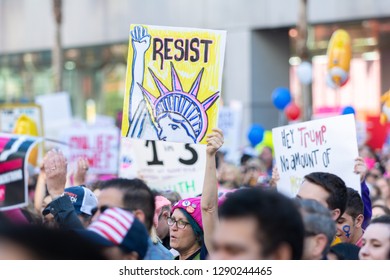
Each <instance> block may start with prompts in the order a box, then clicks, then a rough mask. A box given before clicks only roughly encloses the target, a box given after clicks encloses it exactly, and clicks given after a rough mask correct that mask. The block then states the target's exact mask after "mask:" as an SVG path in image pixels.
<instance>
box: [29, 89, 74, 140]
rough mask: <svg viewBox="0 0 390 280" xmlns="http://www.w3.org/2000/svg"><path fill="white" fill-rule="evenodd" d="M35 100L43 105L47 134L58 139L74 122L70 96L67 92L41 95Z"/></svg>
mask: <svg viewBox="0 0 390 280" xmlns="http://www.w3.org/2000/svg"><path fill="white" fill-rule="evenodd" d="M35 102H36V103H37V104H39V105H40V106H41V107H42V115H43V125H44V129H45V136H46V137H48V138H52V139H58V138H59V134H60V133H61V131H63V130H64V129H67V128H68V127H70V125H71V122H72V109H71V104H70V96H69V94H68V93H66V92H58V93H53V94H47V95H39V96H37V97H36V98H35Z"/></svg>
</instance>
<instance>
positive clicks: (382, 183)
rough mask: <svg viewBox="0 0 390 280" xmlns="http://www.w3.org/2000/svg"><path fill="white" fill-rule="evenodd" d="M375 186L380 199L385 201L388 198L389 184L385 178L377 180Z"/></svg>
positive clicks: (389, 192) (389, 195)
mask: <svg viewBox="0 0 390 280" xmlns="http://www.w3.org/2000/svg"><path fill="white" fill-rule="evenodd" d="M375 185H376V186H377V187H378V188H379V189H380V193H381V197H382V198H383V199H385V200H387V199H389V198H390V184H389V180H388V179H386V178H379V179H378V180H376V182H375Z"/></svg>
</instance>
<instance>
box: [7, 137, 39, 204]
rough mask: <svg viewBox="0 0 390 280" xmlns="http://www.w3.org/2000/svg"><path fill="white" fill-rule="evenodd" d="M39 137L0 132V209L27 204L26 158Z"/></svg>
mask: <svg viewBox="0 0 390 280" xmlns="http://www.w3.org/2000/svg"><path fill="white" fill-rule="evenodd" d="M38 141H39V138H32V137H28V136H24V135H15V134H5V133H0V211H3V210H10V209H14V208H19V207H24V206H27V203H28V196H27V192H28V184H27V183H28V174H27V164H28V163H27V158H28V155H29V153H30V151H31V149H32V148H33V146H34V145H35V144H36V143H37V142H38Z"/></svg>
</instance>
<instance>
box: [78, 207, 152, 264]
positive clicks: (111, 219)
mask: <svg viewBox="0 0 390 280" xmlns="http://www.w3.org/2000/svg"><path fill="white" fill-rule="evenodd" d="M78 233H79V234H80V235H81V236H83V237H84V238H85V239H86V240H88V241H90V242H93V243H94V244H96V245H97V246H99V247H103V248H104V249H103V250H104V254H105V255H106V256H107V258H109V259H115V260H122V259H130V260H142V259H143V258H144V257H145V255H146V252H147V249H148V240H149V234H148V232H147V230H146V228H145V226H144V225H143V224H142V223H141V222H140V221H139V220H138V219H137V218H136V217H135V215H134V214H133V213H131V212H130V211H128V210H125V209H122V208H119V207H111V208H107V209H105V210H104V211H103V212H102V213H101V214H100V215H99V216H98V217H97V219H96V220H95V221H93V222H92V224H91V225H90V226H89V227H88V228H87V229H86V230H82V231H78Z"/></svg>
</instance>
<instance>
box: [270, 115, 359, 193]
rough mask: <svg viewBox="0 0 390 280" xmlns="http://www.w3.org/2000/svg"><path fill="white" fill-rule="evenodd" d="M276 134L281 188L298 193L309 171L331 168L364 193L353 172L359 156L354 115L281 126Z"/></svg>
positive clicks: (276, 129)
mask: <svg viewBox="0 0 390 280" xmlns="http://www.w3.org/2000/svg"><path fill="white" fill-rule="evenodd" d="M272 136H273V142H274V148H275V162H276V166H277V168H278V171H279V175H280V180H279V181H278V183H277V187H278V190H279V191H280V192H282V193H284V194H286V195H288V196H290V197H294V196H295V195H296V193H297V192H298V190H299V187H300V185H301V183H302V180H303V178H304V176H305V175H307V174H309V173H311V172H328V173H333V174H336V175H337V176H339V177H340V178H341V179H343V180H344V182H345V183H346V185H347V187H351V188H354V189H356V190H357V191H358V192H359V193H360V179H359V175H357V174H355V173H354V172H353V170H354V164H355V162H354V161H355V159H356V158H357V157H358V145H357V138H356V128H355V118H354V116H353V115H351V114H350V115H343V116H337V117H331V118H325V119H320V120H314V121H309V122H302V123H298V124H293V125H288V126H283V127H277V128H274V129H272Z"/></svg>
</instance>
